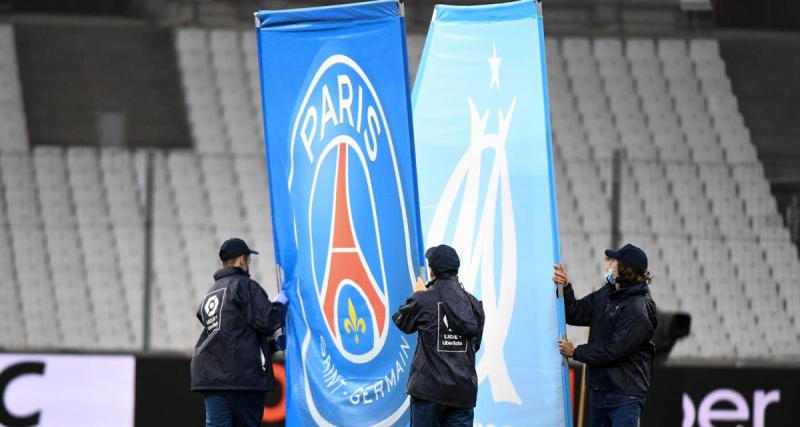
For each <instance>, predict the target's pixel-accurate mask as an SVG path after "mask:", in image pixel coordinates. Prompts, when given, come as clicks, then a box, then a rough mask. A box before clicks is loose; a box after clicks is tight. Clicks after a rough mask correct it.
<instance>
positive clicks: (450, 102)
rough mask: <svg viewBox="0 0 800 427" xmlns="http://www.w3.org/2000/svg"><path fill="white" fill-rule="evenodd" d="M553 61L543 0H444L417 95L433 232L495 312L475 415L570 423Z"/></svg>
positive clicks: (426, 212) (485, 421) (490, 315)
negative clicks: (462, 1)
mask: <svg viewBox="0 0 800 427" xmlns="http://www.w3.org/2000/svg"><path fill="white" fill-rule="evenodd" d="M545 65H546V64H545V54H544V37H543V31H542V19H541V16H540V13H539V9H538V5H537V3H535V2H534V1H533V0H524V1H518V2H513V3H505V4H496V5H485V6H442V5H439V6H436V9H435V12H434V15H433V21H432V22H431V25H430V29H429V31H428V37H427V40H426V42H425V49H424V51H423V54H422V60H421V62H420V68H419V70H418V73H417V81H416V84H415V86H414V94H413V96H412V105H413V116H414V129H415V131H414V139H415V141H416V153H417V174H418V177H419V183H420V187H419V197H420V214H421V218H422V229H423V232H424V233H425V242H426V244H428V245H434V244H437V243H449V244H451V245H453V246H454V247H455V248H456V250H457V251H458V253H459V254H460V256H461V266H462V268H461V270H460V272H459V278H460V280H461V281H462V283H463V284H464V287H465V288H466V289H467V290H469V291H472V292H473V293H474V294H475V295H476V296H477V297H478V298H479V299H481V300H483V305H484V310H485V312H486V326H485V333H484V336H483V340H484V342H483V346H482V349H481V352H480V353H479V354H478V355H477V371H478V382H479V387H478V404H477V407H476V408H475V423H476V425H483V426H486V425H490V424H491V425H495V426H506V425H508V426H542V427H553V426H571V425H572V422H571V412H570V410H569V408H570V407H571V404H570V397H569V382H568V380H569V373H568V369H567V367H566V365H565V361H564V360H563V359H562V358H561V356H560V355H559V354H558V349H557V346H556V342H557V340H558V337H559V336H560V335H563V334H564V331H565V325H564V320H563V319H564V317H563V303H561V301H560V300H557V299H556V298H555V294H556V293H555V287H554V286H553V283H552V280H551V278H552V274H553V264H554V263H556V262H558V260H559V245H558V224H557V216H556V212H557V210H556V199H555V186H554V180H553V160H552V149H551V141H550V124H549V112H548V108H547V105H548V101H547V84H546V81H547V79H546V75H545V70H546V66H545Z"/></svg>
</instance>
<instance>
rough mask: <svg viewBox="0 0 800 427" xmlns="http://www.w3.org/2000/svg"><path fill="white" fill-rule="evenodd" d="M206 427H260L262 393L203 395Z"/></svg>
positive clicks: (229, 392) (229, 391)
mask: <svg viewBox="0 0 800 427" xmlns="http://www.w3.org/2000/svg"><path fill="white" fill-rule="evenodd" d="M204 396H205V397H204V401H205V405H206V427H260V426H261V418H262V414H263V413H264V400H265V398H266V393H265V392H263V391H236V390H225V391H209V392H206V393H204Z"/></svg>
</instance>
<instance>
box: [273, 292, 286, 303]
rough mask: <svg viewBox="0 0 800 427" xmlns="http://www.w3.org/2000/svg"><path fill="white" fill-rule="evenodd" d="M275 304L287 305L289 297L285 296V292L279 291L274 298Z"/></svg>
mask: <svg viewBox="0 0 800 427" xmlns="http://www.w3.org/2000/svg"><path fill="white" fill-rule="evenodd" d="M275 302H276V303H278V304H283V305H289V296H288V295H286V292H284V291H280V292H278V296H276V297H275Z"/></svg>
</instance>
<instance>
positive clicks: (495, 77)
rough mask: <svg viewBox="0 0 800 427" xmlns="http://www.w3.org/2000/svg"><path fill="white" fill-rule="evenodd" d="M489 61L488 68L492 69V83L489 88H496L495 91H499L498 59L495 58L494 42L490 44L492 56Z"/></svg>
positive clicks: (495, 48)
mask: <svg viewBox="0 0 800 427" xmlns="http://www.w3.org/2000/svg"><path fill="white" fill-rule="evenodd" d="M488 61H489V68H491V69H492V81H491V83H489V88H490V89H491V88H493V87H495V86H497V90H500V61H501V59H500V57H498V56H497V47H496V46H495V44H494V42H492V56H491V57H490V58H489V59H488Z"/></svg>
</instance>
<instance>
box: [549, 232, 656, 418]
mask: <svg viewBox="0 0 800 427" xmlns="http://www.w3.org/2000/svg"><path fill="white" fill-rule="evenodd" d="M605 253H606V257H607V258H606V262H605V272H606V277H605V282H606V283H605V285H604V286H603V287H602V288H601V289H599V290H597V291H596V292H593V293H591V294H589V295H587V296H586V297H584V298H582V299H580V300H576V299H575V294H574V292H573V290H572V285H571V284H570V283H569V281H568V279H567V272H566V270H565V269H564V267H563V266H562V265H556V266H555V273H554V274H553V282H555V283H556V284H558V285H565V287H564V307H565V311H566V319H567V323H568V324H570V325H575V326H590V327H591V329H590V332H589V342H588V343H586V344H584V345H579V346H577V347H574V346H573V344H572V343H571V342H570V341H569V340H562V341H560V342H559V350H560V352H561V354H562V355H564V356H566V357H572V358H573V359H575V360H577V361H579V362H583V363H586V364H587V365H588V367H589V380H588V386H589V387H590V388H591V392H592V396H591V412H590V417H589V418H590V424H591V426H592V427H608V426H610V427H636V426H638V421H639V416H640V414H641V411H642V406H643V405H644V401H645V399H646V398H647V391H648V389H649V388H650V369H651V367H652V365H653V358H654V357H655V344H654V342H653V333H654V332H655V329H656V324H657V320H656V305H655V303H654V302H653V299H652V298H650V290H649V288H648V286H649V284H650V281H651V280H652V277H651V275H650V273H649V272H648V271H647V255H646V254H645V253H644V251H642V250H641V249H639V248H638V247H636V246H633V245H631V244H627V245H625V246H623V247H622V248H620V249H619V250H616V251H614V250H606V252H605Z"/></svg>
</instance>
